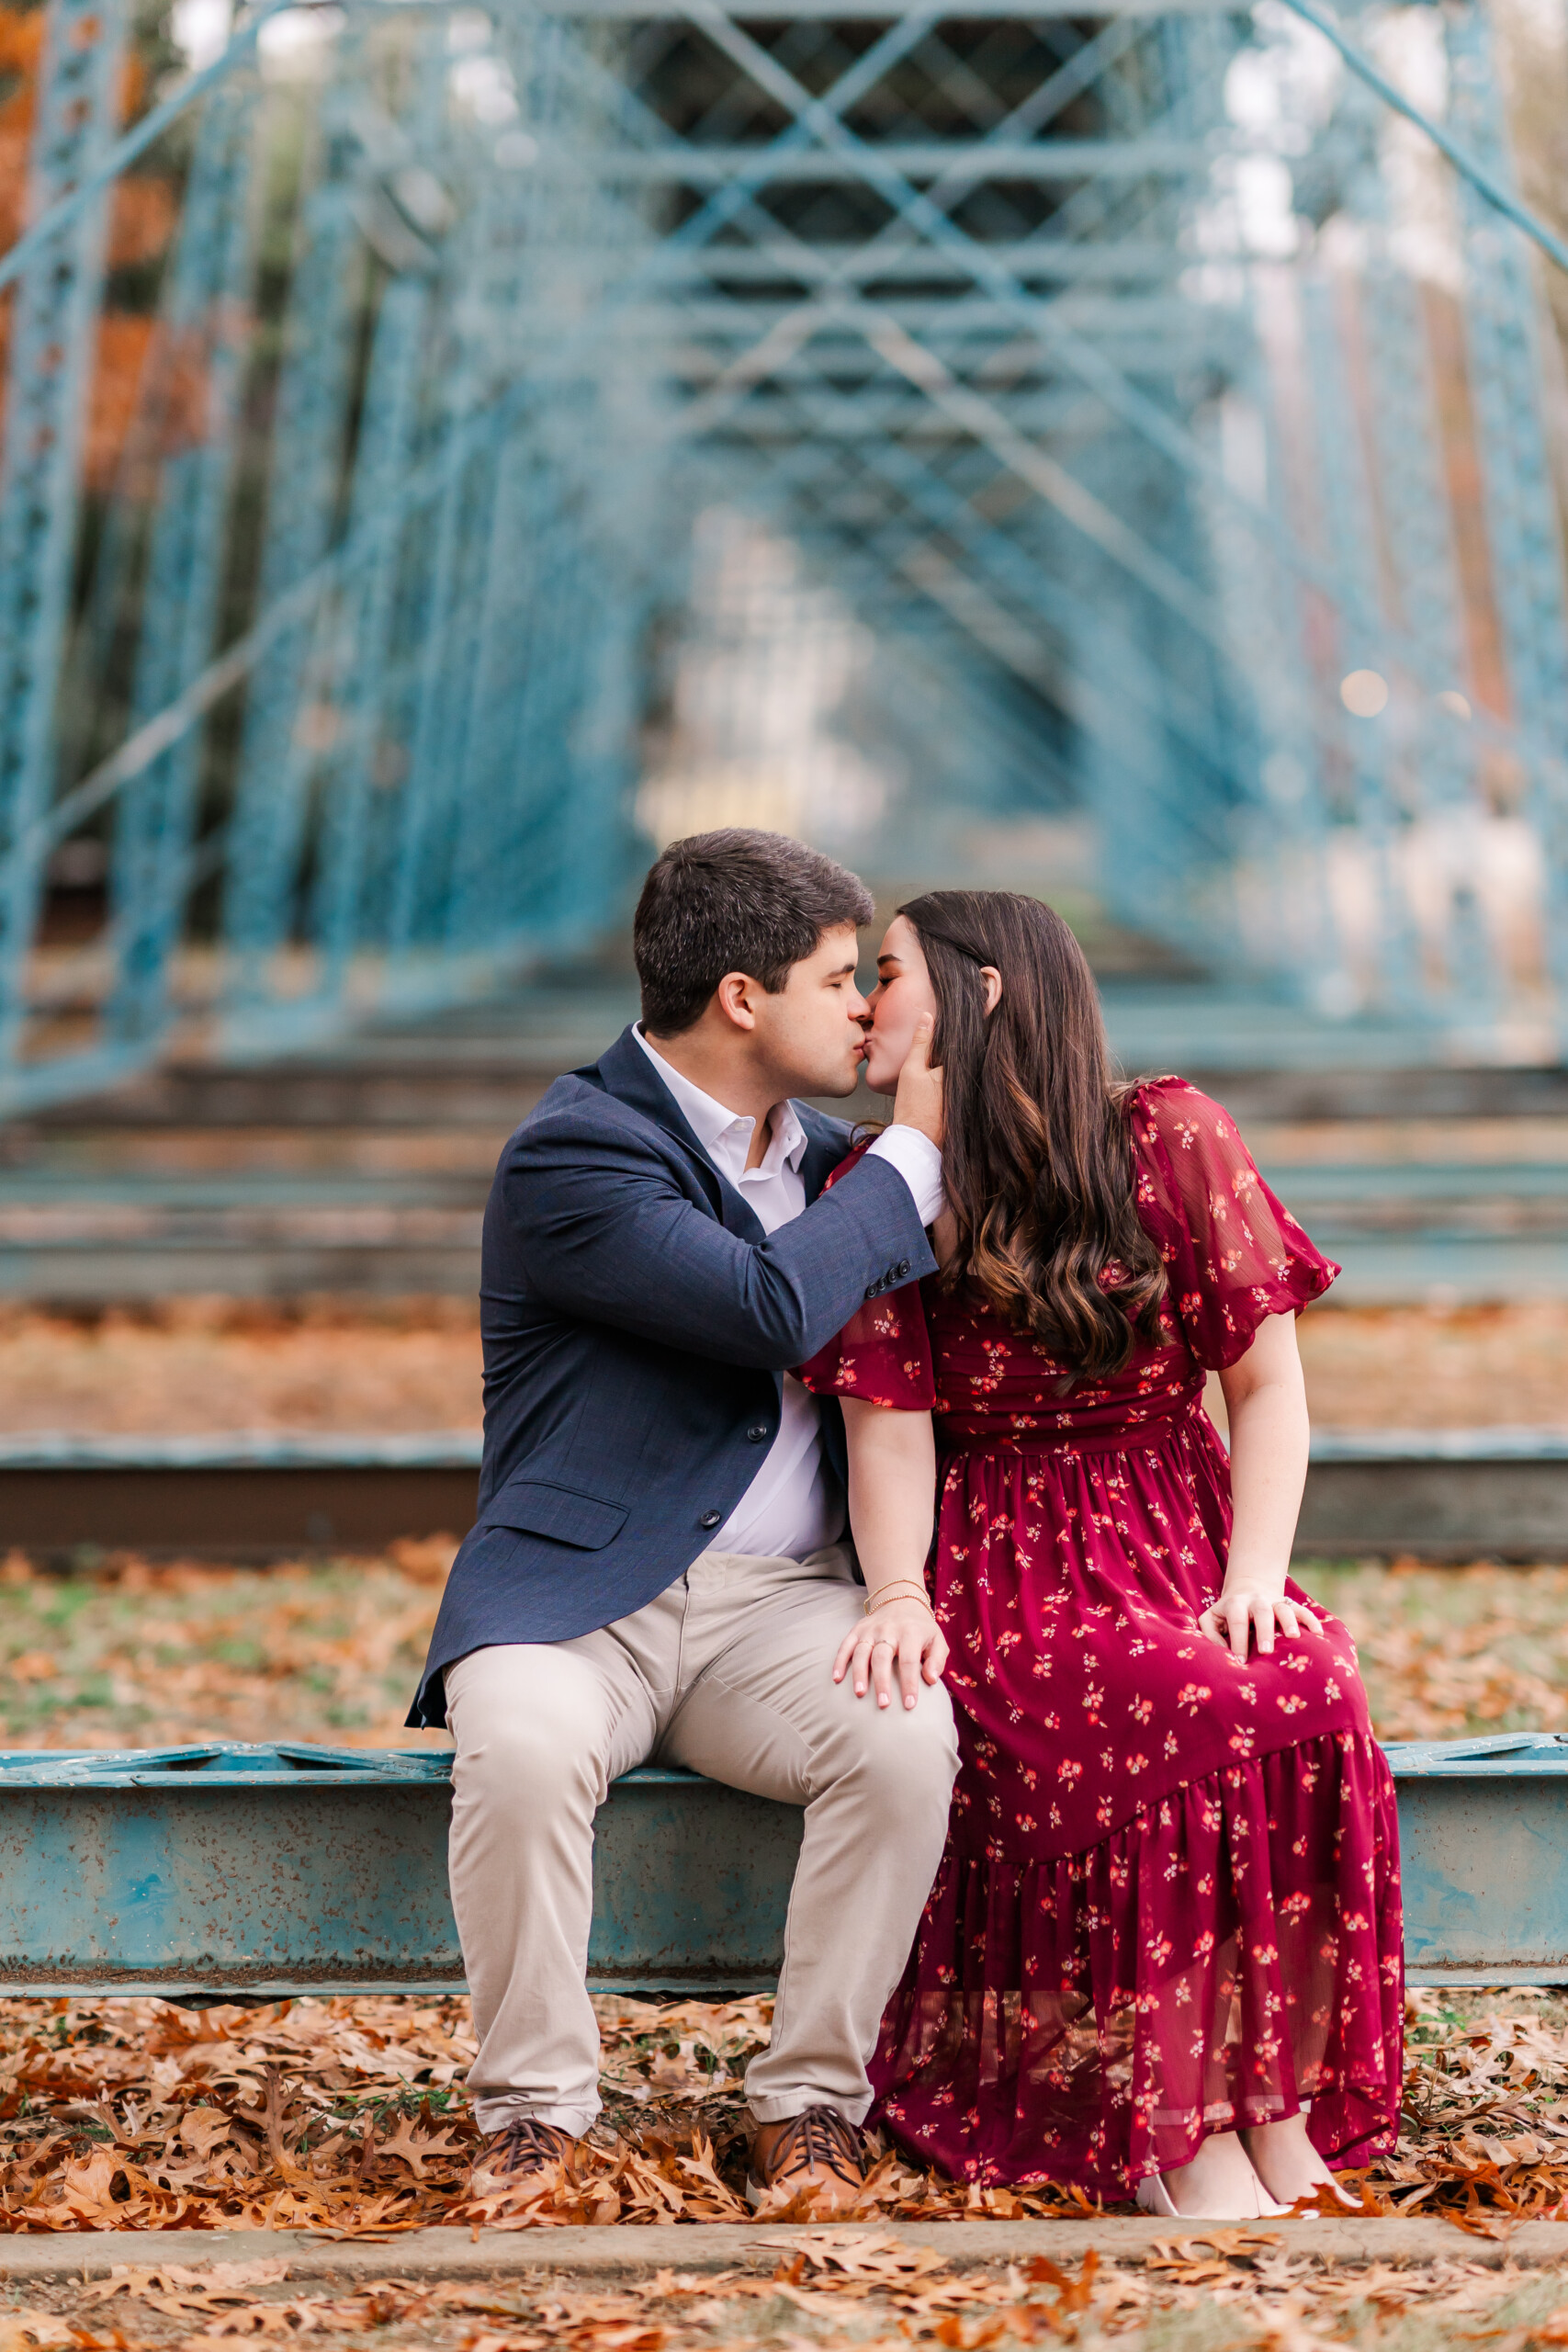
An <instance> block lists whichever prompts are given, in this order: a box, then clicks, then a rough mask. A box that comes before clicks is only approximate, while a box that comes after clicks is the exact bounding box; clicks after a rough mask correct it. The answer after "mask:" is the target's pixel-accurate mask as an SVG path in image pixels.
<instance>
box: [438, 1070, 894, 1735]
mask: <svg viewBox="0 0 1568 2352" xmlns="http://www.w3.org/2000/svg"><path fill="white" fill-rule="evenodd" d="M795 1109H796V1112H797V1113H798V1114H799V1118H800V1123H801V1125H802V1126H803V1127H804V1128H805V1130H806V1134H807V1150H806V1157H805V1159H804V1160H803V1161H802V1163H801V1174H802V1177H803V1178H804V1181H805V1185H806V1197H807V1204H808V1206H807V1209H806V1210H805V1212H804V1214H803V1215H801V1216H798V1217H796V1218H795V1219H794V1220H793V1222H792V1223H790V1224H788V1225H784V1226H781V1227H779V1228H778V1230H777V1231H776V1232H774V1233H773V1234H772V1235H771V1236H770V1235H768V1234H767V1233H765V1232H764V1231H763V1229H762V1227H761V1224H760V1222H759V1221H758V1219H757V1218H756V1216H754V1215H753V1214H752V1212H751V1210H750V1209H749V1208H748V1207H747V1205H746V1203H745V1202H744V1201H743V1200H742V1199H741V1197H740V1195H739V1193H737V1192H736V1191H735V1189H734V1187H733V1186H732V1185H730V1184H728V1183H727V1182H725V1180H724V1178H723V1177H722V1176H721V1175H720V1174H719V1172H718V1170H716V1168H715V1166H714V1164H713V1162H712V1160H710V1159H709V1158H708V1156H707V1154H706V1153H705V1151H704V1149H703V1148H702V1146H701V1144H699V1143H698V1141H697V1138H696V1136H694V1134H693V1132H692V1130H691V1128H690V1127H689V1126H688V1125H687V1124H686V1121H685V1119H684V1118H683V1116H682V1114H681V1111H680V1110H679V1108H678V1107H677V1104H676V1102H675V1098H674V1096H673V1095H672V1094H671V1091H670V1090H669V1088H668V1087H667V1086H666V1085H665V1084H664V1082H663V1080H661V1079H660V1075H659V1073H658V1071H657V1069H655V1068H654V1066H653V1064H652V1062H651V1061H649V1057H648V1056H647V1055H646V1054H645V1053H644V1051H643V1049H642V1047H641V1046H640V1045H639V1044H638V1043H637V1039H636V1037H635V1036H634V1035H632V1032H631V1031H630V1030H629V1029H627V1030H626V1031H625V1032H624V1033H623V1034H622V1035H621V1036H620V1037H618V1038H617V1039H616V1041H615V1044H614V1045H613V1046H611V1047H610V1050H609V1052H608V1053H606V1054H604V1056H603V1057H601V1058H600V1060H599V1061H597V1062H596V1063H594V1064H593V1065H592V1068H590V1069H579V1070H573V1071H572V1072H571V1073H570V1076H568V1077H565V1078H559V1079H558V1080H556V1082H555V1084H554V1085H553V1086H552V1087H551V1088H550V1090H549V1091H548V1093H547V1095H546V1096H545V1097H544V1100H543V1101H542V1102H541V1103H539V1104H538V1105H537V1107H536V1109H535V1110H533V1111H531V1112H530V1113H529V1114H528V1116H527V1117H526V1118H525V1120H524V1122H523V1124H522V1125H521V1126H520V1127H519V1128H518V1129H517V1132H516V1133H515V1135H513V1137H512V1139H511V1141H510V1142H509V1143H508V1144H507V1146H506V1148H505V1150H504V1151H503V1152H502V1156H501V1164H500V1166H499V1167H498V1168H497V1170H496V1173H495V1182H494V1183H493V1184H492V1185H491V1194H490V1204H489V1206H488V1207H487V1208H486V1211H485V1224H484V1252H483V1261H482V1272H481V1274H480V1281H479V1300H480V1329H481V1331H482V1334H483V1339H484V1364H485V1436H484V1463H483V1467H482V1469H481V1471H480V1474H479V1518H478V1521H477V1522H476V1524H475V1526H474V1528H473V1531H472V1532H471V1533H470V1534H469V1535H468V1537H467V1539H466V1540H465V1542H464V1544H463V1545H462V1548H461V1550H460V1551H459V1552H458V1554H457V1560H456V1561H455V1563H454V1564H453V1568H452V1574H451V1576H450V1577H449V1578H448V1580H447V1585H446V1594H445V1596H444V1598H443V1600H442V1603H441V1613H440V1615H439V1617H438V1618H437V1619H436V1623H435V1632H434V1635H433V1637H432V1640H431V1645H430V1654H429V1657H427V1658H426V1660H425V1668H424V1675H423V1679H422V1681H421V1685H420V1690H419V1694H418V1696H417V1697H416V1699H415V1701H414V1703H413V1707H412V1712H411V1713H410V1715H409V1722H410V1723H411V1724H444V1723H445V1721H446V1693H445V1690H444V1688H443V1684H442V1679H441V1678H442V1672H443V1669H444V1668H446V1667H448V1666H450V1665H452V1664H453V1663H454V1661H455V1660H456V1659H457V1658H459V1657H464V1656H466V1655H467V1653H468V1651H469V1650H475V1649H483V1648H485V1647H487V1646H488V1645H491V1644H492V1643H496V1642H558V1641H565V1640H567V1639H569V1638H570V1636H571V1635H572V1634H586V1633H591V1632H592V1630H593V1628H594V1627H595V1626H598V1625H607V1624H610V1623H613V1622H614V1620H615V1619H616V1618H617V1617H626V1616H629V1615H630V1614H631V1612H632V1611H633V1610H635V1609H641V1608H642V1607H643V1606H644V1605H645V1604H646V1603H647V1602H648V1601H649V1600H653V1599H654V1598H655V1597H656V1596H657V1595H658V1594H659V1593H660V1592H662V1591H663V1590H664V1589H665V1588H666V1587H667V1586H669V1585H671V1584H673V1583H674V1581H675V1579H676V1577H680V1576H682V1575H683V1574H684V1572H685V1570H686V1569H687V1568H688V1567H690V1566H691V1564H692V1562H693V1561H694V1559H695V1558H696V1556H697V1555H698V1553H699V1552H702V1551H704V1550H705V1548H706V1547H707V1545H708V1544H711V1543H712V1541H713V1537H714V1532H715V1531H716V1529H717V1528H719V1527H721V1526H722V1525H723V1523H724V1521H726V1520H727V1519H728V1517H729V1514H730V1512H731V1511H732V1510H734V1509H735V1506H736V1504H737V1503H738V1502H739V1500H740V1498H741V1496H742V1495H743V1494H744V1493H745V1491H746V1489H747V1487H749V1486H750V1483H751V1481H752V1479H753V1478H754V1477H755V1476H756V1475H757V1472H758V1470H759V1469H760V1468H761V1464H762V1462H763V1460H764V1459H765V1456H766V1453H767V1449H768V1447H769V1446H770V1445H771V1444H772V1443H773V1439H774V1438H775V1437H776V1436H777V1434H778V1428H779V1414H780V1400H781V1394H782V1391H781V1378H782V1375H783V1374H784V1373H785V1372H786V1371H788V1370H789V1369H790V1368H791V1367H792V1366H793V1365H795V1364H799V1363H804V1362H805V1361H806V1359H807V1357H808V1356H812V1355H815V1354H816V1352H817V1351H818V1348H820V1347H822V1346H824V1345H825V1344H826V1342H827V1341H828V1340H830V1339H831V1338H832V1337H833V1335H834V1333H835V1332H836V1331H840V1330H841V1329H843V1327H844V1325H845V1324H846V1323H847V1322H848V1321H849V1320H850V1317H852V1315H853V1314H854V1312H855V1310H856V1308H857V1307H858V1306H860V1305H861V1303H862V1301H863V1300H864V1299H868V1298H874V1297H876V1296H878V1295H880V1294H881V1293H882V1292H883V1291H885V1290H892V1289H895V1288H897V1285H898V1284H900V1283H907V1282H912V1281H915V1280H917V1279H918V1278H919V1276H921V1275H923V1274H928V1273H930V1272H932V1270H933V1268H934V1266H935V1263H936V1261H935V1259H934V1258H933V1256H932V1254H931V1244H930V1242H929V1241H928V1240H927V1238H926V1235H925V1231H924V1228H923V1227H922V1226H921V1224H920V1220H919V1211H918V1209H917V1207H916V1205H915V1201H914V1196H913V1194H912V1193H910V1190H909V1187H908V1184H906V1183H905V1182H904V1179H903V1178H902V1177H901V1176H900V1175H899V1174H898V1172H897V1169H895V1168H893V1167H890V1166H889V1164H888V1163H887V1161H886V1160H884V1159H875V1158H872V1157H867V1158H865V1159H862V1160H861V1161H860V1163H859V1165H858V1166H856V1167H855V1168H853V1169H852V1170H851V1171H850V1172H849V1174H848V1175H847V1176H845V1177H844V1179H843V1181H842V1182H840V1183H838V1184H835V1185H834V1187H833V1189H832V1191H831V1192H830V1193H827V1194H825V1195H823V1194H822V1187H823V1185H824V1183H825V1182H827V1180H828V1178H829V1175H830V1174H831V1173H832V1171H833V1170H834V1168H835V1167H837V1165H838V1163H839V1162H840V1160H841V1159H843V1157H844V1155H845V1153H846V1152H847V1150H848V1149H849V1145H850V1133H849V1129H848V1128H847V1127H846V1126H845V1125H843V1123H842V1122H841V1121H840V1120H838V1119H826V1118H823V1117H822V1116H821V1114H819V1113H818V1112H816V1111H813V1110H811V1109H809V1108H808V1107H807V1105H806V1104H804V1103H796V1105H795ZM819 1195H820V1196H821V1197H819ZM823 1422H824V1435H825V1438H826V1441H827V1442H828V1444H829V1449H830V1453H831V1454H832V1457H833V1458H834V1459H835V1461H836V1464H837V1466H838V1467H839V1469H840V1474H841V1472H842V1468H843V1421H842V1416H841V1415H840V1411H839V1408H838V1407H837V1405H836V1404H829V1405H827V1406H825V1407H824V1408H823Z"/></svg>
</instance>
